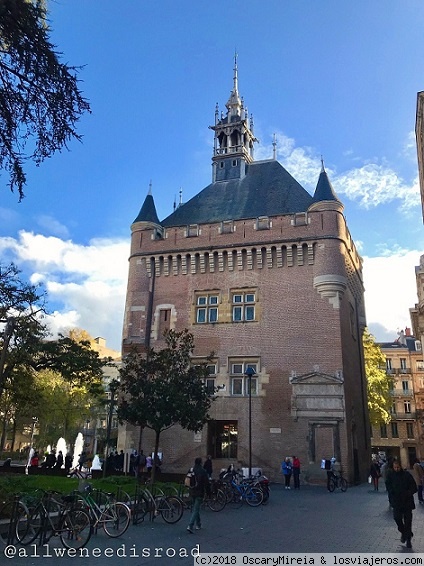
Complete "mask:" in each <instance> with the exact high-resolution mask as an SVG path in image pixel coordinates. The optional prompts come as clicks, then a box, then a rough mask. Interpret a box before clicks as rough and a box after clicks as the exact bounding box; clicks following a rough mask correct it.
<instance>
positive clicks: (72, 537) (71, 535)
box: [58, 509, 91, 549]
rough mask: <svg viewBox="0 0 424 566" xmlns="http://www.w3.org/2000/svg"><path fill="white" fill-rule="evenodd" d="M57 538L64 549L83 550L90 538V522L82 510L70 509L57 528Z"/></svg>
mask: <svg viewBox="0 0 424 566" xmlns="http://www.w3.org/2000/svg"><path fill="white" fill-rule="evenodd" d="M58 531H59V538H60V540H61V542H62V544H63V546H64V547H65V548H75V549H78V548H83V547H84V546H85V545H86V544H87V542H88V541H89V540H90V537H91V520H90V517H89V515H88V513H86V512H85V511H83V510H82V509H71V510H70V511H67V512H66V513H65V515H64V517H63V521H62V523H61V524H60V525H59V527H58Z"/></svg>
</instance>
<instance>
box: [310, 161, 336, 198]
mask: <svg viewBox="0 0 424 566" xmlns="http://www.w3.org/2000/svg"><path fill="white" fill-rule="evenodd" d="M328 200H334V201H337V202H340V200H339V199H338V198H337V195H336V193H335V192H334V189H333V186H332V184H331V183H330V179H329V178H328V175H327V173H326V171H325V170H324V169H323V170H322V171H321V173H320V175H319V179H318V183H317V187H316V189H315V193H314V199H313V202H320V201H328Z"/></svg>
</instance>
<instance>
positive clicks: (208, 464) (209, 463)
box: [203, 454, 212, 479]
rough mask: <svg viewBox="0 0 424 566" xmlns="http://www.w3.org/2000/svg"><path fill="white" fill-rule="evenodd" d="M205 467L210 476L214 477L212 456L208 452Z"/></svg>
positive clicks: (210, 477)
mask: <svg viewBox="0 0 424 566" xmlns="http://www.w3.org/2000/svg"><path fill="white" fill-rule="evenodd" d="M203 468H204V469H205V470H206V473H207V474H208V478H209V479H212V456H211V455H210V454H208V456H207V457H206V460H205V463H204V464H203Z"/></svg>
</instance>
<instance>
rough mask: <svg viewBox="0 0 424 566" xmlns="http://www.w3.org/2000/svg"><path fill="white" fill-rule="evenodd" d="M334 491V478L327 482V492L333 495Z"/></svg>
mask: <svg viewBox="0 0 424 566" xmlns="http://www.w3.org/2000/svg"><path fill="white" fill-rule="evenodd" d="M335 489H336V480H335V479H334V478H330V481H329V482H328V491H330V492H331V493H333V491H334V490H335Z"/></svg>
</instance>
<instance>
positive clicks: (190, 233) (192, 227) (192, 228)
mask: <svg viewBox="0 0 424 566" xmlns="http://www.w3.org/2000/svg"><path fill="white" fill-rule="evenodd" d="M198 235H199V225H198V224H189V225H188V226H187V237H188V238H193V237H195V236H198Z"/></svg>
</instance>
